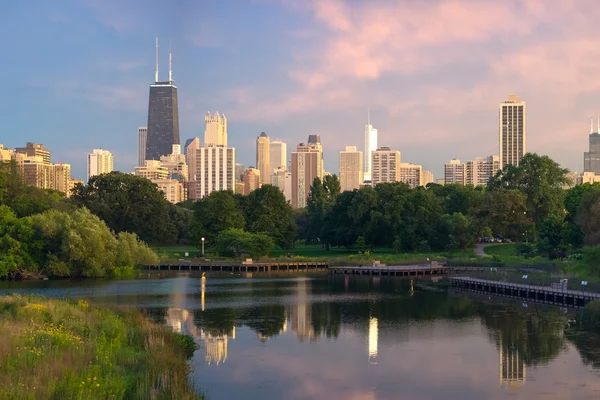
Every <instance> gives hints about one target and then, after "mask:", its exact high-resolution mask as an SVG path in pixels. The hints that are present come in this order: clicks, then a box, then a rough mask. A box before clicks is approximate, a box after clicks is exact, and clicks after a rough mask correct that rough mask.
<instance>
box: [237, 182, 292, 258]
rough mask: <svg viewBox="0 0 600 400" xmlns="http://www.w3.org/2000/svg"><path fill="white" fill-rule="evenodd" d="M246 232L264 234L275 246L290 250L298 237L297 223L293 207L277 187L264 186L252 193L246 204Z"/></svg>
mask: <svg viewBox="0 0 600 400" xmlns="http://www.w3.org/2000/svg"><path fill="white" fill-rule="evenodd" d="M244 211H245V212H244V214H245V216H246V230H247V231H248V232H252V233H264V234H265V235H267V236H269V237H270V238H271V239H273V241H274V242H275V244H277V245H278V246H279V247H281V248H283V249H289V248H291V247H292V245H293V243H294V239H295V237H296V221H295V219H294V212H293V209H292V206H291V205H290V204H289V203H288V202H287V201H286V200H285V196H284V195H283V193H282V192H281V190H279V189H278V188H276V187H275V186H272V185H263V186H262V187H261V188H259V189H256V190H254V191H252V193H250V194H249V195H248V196H247V198H246V202H245V210H244Z"/></svg>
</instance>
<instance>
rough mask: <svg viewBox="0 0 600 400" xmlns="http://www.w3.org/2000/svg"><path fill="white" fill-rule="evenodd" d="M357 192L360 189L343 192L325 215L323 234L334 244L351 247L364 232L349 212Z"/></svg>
mask: <svg viewBox="0 0 600 400" xmlns="http://www.w3.org/2000/svg"><path fill="white" fill-rule="evenodd" d="M357 194H358V191H351V192H350V191H346V192H343V193H342V194H340V195H339V196H338V197H337V199H336V202H335V204H334V205H333V206H332V207H331V208H330V209H329V210H328V212H327V214H326V215H325V221H324V224H323V236H324V237H325V240H326V241H327V242H328V243H330V244H331V245H332V246H344V247H346V248H351V247H352V245H353V244H354V243H355V242H356V239H357V238H358V236H359V234H360V233H361V232H362V229H361V227H360V226H359V225H357V224H355V223H354V221H353V220H352V217H351V216H350V214H349V212H348V210H349V208H350V207H351V206H352V200H353V199H354V197H356V195H357ZM363 241H364V240H363Z"/></svg>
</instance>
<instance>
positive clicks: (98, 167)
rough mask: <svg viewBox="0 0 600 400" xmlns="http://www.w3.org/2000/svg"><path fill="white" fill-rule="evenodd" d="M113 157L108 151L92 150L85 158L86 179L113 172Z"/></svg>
mask: <svg viewBox="0 0 600 400" xmlns="http://www.w3.org/2000/svg"><path fill="white" fill-rule="evenodd" d="M113 167H114V160H113V155H112V153H111V152H110V151H108V150H102V149H94V150H93V151H92V152H91V153H89V154H88V156H87V178H88V181H89V180H90V178H91V177H92V176H96V175H100V174H108V173H110V172H112V171H113Z"/></svg>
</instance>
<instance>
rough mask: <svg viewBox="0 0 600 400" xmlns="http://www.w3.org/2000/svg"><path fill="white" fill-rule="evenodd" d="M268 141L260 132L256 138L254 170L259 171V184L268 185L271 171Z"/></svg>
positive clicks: (264, 134)
mask: <svg viewBox="0 0 600 400" xmlns="http://www.w3.org/2000/svg"><path fill="white" fill-rule="evenodd" d="M270 150H271V149H270V140H269V137H268V136H267V134H266V133H264V132H261V134H260V136H259V137H257V138H256V168H257V169H258V170H259V171H260V182H261V184H268V183H269V182H270V181H271V175H272V174H273V171H271V170H270V168H271V158H270Z"/></svg>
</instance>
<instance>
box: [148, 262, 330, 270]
mask: <svg viewBox="0 0 600 400" xmlns="http://www.w3.org/2000/svg"><path fill="white" fill-rule="evenodd" d="M328 268H329V264H328V263H321V262H295V263H283V262H272V263H257V262H247V261H246V262H234V261H232V262H197V261H187V260H179V261H168V262H162V263H160V264H158V265H147V266H146V268H145V269H147V270H148V271H152V270H155V271H156V270H158V271H201V272H288V271H289V272H307V271H323V270H327V269H328Z"/></svg>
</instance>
